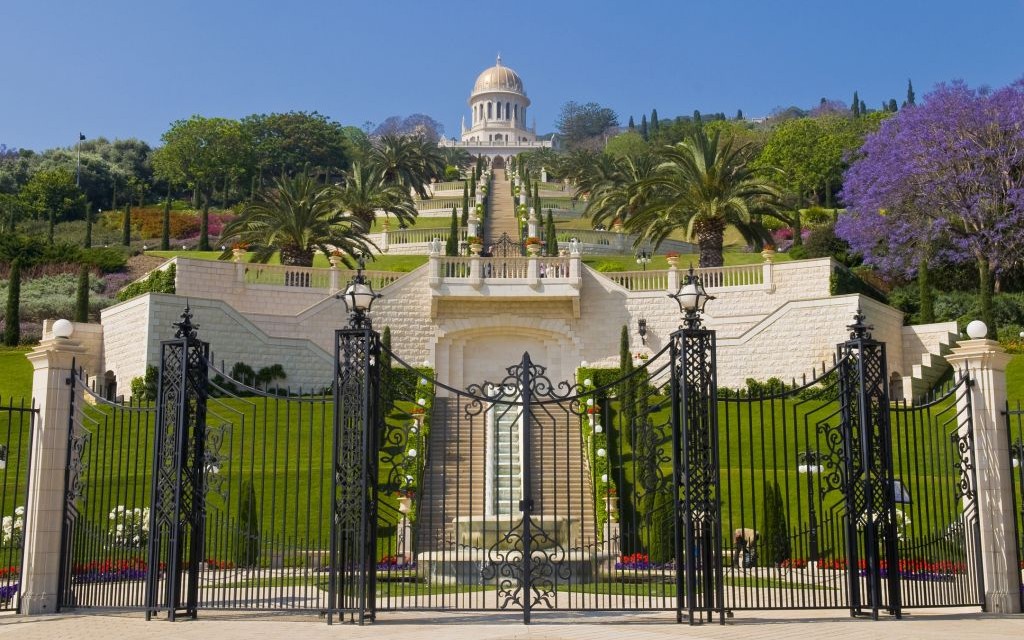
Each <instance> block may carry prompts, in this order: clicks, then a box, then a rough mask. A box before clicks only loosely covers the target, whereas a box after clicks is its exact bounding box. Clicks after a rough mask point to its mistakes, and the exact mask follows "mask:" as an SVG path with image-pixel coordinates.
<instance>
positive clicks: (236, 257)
mask: <svg viewBox="0 0 1024 640" xmlns="http://www.w3.org/2000/svg"><path fill="white" fill-rule="evenodd" d="M244 258H245V249H232V250H231V260H232V261H233V262H241V261H242V259H244Z"/></svg>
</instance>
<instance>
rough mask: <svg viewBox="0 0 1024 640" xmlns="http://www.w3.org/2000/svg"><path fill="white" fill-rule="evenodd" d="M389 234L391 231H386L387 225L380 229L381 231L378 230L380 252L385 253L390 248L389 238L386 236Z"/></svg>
mask: <svg viewBox="0 0 1024 640" xmlns="http://www.w3.org/2000/svg"><path fill="white" fill-rule="evenodd" d="M390 235H391V233H390V232H389V231H388V228H387V227H384V228H383V229H381V231H380V251H381V253H387V252H388V249H390V248H391V243H390V241H389V240H390V239H389V238H388V236H390Z"/></svg>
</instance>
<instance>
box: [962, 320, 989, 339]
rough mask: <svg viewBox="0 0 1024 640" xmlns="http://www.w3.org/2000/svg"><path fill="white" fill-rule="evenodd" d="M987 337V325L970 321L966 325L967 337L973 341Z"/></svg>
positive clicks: (977, 321)
mask: <svg viewBox="0 0 1024 640" xmlns="http://www.w3.org/2000/svg"><path fill="white" fill-rule="evenodd" d="M987 335H988V325H987V324H985V323H984V322H982V321H981V320H971V321H970V323H968V324H967V336H968V337H969V338H972V339H974V340H981V339H982V338H984V337H985V336H987Z"/></svg>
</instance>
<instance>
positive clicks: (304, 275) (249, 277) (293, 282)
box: [244, 263, 404, 291]
mask: <svg viewBox="0 0 1024 640" xmlns="http://www.w3.org/2000/svg"><path fill="white" fill-rule="evenodd" d="M335 274H336V275H335ZM355 274H356V272H355V271H353V270H351V269H323V268H319V267H294V266H286V265H281V264H254V263H249V264H247V265H246V267H245V280H244V281H245V284H247V285H256V286H270V287H299V288H303V289H324V290H328V291H329V290H331V289H332V288H344V286H345V285H346V284H347V283H348V282H349V280H351V279H352V277H353V276H355ZM403 275H404V274H402V273H397V272H394V271H363V276H365V277H366V278H367V279H368V280H369V281H370V283H371V286H373V288H374V289H377V290H380V289H383V288H384V287H386V286H388V285H389V284H391V283H393V282H394V281H396V280H398V279H399V278H401V277H402V276H403Z"/></svg>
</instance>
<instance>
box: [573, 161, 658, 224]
mask: <svg viewBox="0 0 1024 640" xmlns="http://www.w3.org/2000/svg"><path fill="white" fill-rule="evenodd" d="M603 157H604V158H607V156H603ZM657 168H658V160H657V158H655V157H654V156H653V155H651V154H644V155H641V156H636V157H630V156H627V157H624V158H618V159H615V160H611V159H607V160H602V162H600V163H599V164H597V165H595V167H594V168H593V170H592V171H591V172H590V173H588V175H587V176H586V177H585V178H584V183H585V184H586V187H587V190H588V191H589V193H590V201H589V202H588V203H587V208H586V211H585V215H587V216H589V217H590V220H591V222H592V224H593V225H594V226H595V227H597V226H598V225H605V226H608V227H610V226H611V225H612V224H613V223H614V221H615V220H619V221H621V222H623V223H624V222H625V221H626V220H628V219H630V218H632V217H633V215H634V214H636V213H637V212H638V211H640V209H642V208H643V205H644V198H645V197H646V196H647V195H648V192H647V191H643V190H639V189H634V188H633V185H634V184H636V183H638V182H640V181H641V180H645V179H647V178H649V177H651V176H652V175H654V172H655V170H656V169H657Z"/></svg>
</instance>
